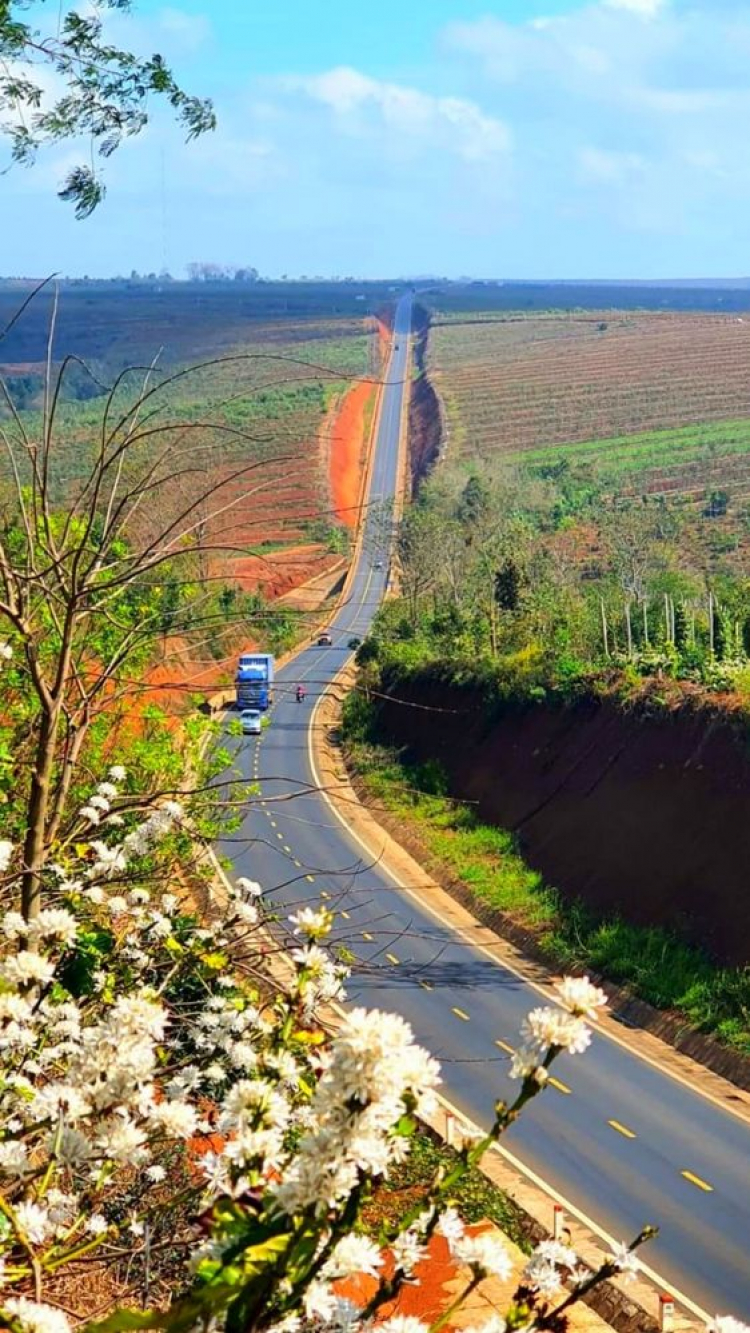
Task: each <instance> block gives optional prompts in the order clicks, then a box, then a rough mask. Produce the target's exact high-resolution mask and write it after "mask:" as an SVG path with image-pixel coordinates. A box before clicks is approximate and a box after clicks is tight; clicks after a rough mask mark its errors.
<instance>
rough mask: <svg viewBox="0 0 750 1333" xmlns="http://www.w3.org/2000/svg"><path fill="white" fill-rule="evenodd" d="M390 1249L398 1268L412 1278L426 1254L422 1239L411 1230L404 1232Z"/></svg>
mask: <svg viewBox="0 0 750 1333" xmlns="http://www.w3.org/2000/svg"><path fill="white" fill-rule="evenodd" d="M390 1248H391V1254H392V1255H393V1262H394V1264H395V1265H396V1268H397V1269H398V1268H400V1269H401V1270H402V1272H404V1273H405V1274H406V1276H407V1277H411V1275H412V1273H413V1272H414V1269H415V1268H416V1266H417V1264H418V1263H419V1261H420V1259H421V1258H422V1255H423V1253H424V1244H423V1242H422V1240H421V1239H420V1237H419V1236H418V1235H417V1233H416V1232H415V1231H412V1230H411V1229H409V1230H408V1231H402V1232H401V1235H400V1236H397V1237H396V1239H395V1240H394V1242H393V1244H392V1245H391V1247H390Z"/></svg>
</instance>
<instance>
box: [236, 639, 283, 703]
mask: <svg viewBox="0 0 750 1333" xmlns="http://www.w3.org/2000/svg"><path fill="white" fill-rule="evenodd" d="M273 670H274V660H273V653H240V660H239V662H238V663H237V675H236V676H235V678H234V683H235V687H236V691H237V707H238V708H240V709H242V708H257V709H258V710H259V711H260V712H262V713H264V712H265V711H266V709H267V708H270V706H271V704H272V703H273Z"/></svg>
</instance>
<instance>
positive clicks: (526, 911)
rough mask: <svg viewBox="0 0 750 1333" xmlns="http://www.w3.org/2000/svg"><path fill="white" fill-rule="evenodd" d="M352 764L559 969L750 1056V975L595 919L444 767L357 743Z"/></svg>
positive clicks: (667, 938)
mask: <svg viewBox="0 0 750 1333" xmlns="http://www.w3.org/2000/svg"><path fill="white" fill-rule="evenodd" d="M348 760H349V763H350V764H351V766H352V767H353V768H354V770H355V771H356V772H357V773H358V774H359V776H360V777H361V778H362V780H363V782H364V785H365V788H366V791H367V793H368V796H369V797H370V798H371V799H372V801H373V804H374V805H376V806H380V807H381V808H384V809H385V810H387V811H388V812H389V813H390V814H392V815H395V816H396V817H397V818H398V820H399V821H400V822H401V823H403V825H404V826H405V827H406V828H409V829H411V830H412V831H413V832H414V833H416V834H417V836H418V838H419V840H420V842H421V844H422V845H423V846H424V847H425V848H426V850H427V851H428V852H429V853H430V854H431V855H432V856H433V857H435V858H436V859H437V860H438V862H439V863H440V864H441V865H442V866H444V867H445V870H446V871H447V872H448V876H449V877H451V878H453V879H454V880H459V881H460V882H461V883H462V884H465V885H466V886H467V888H469V889H470V890H471V891H472V892H473V893H474V894H475V895H476V897H477V898H478V899H480V900H481V901H482V902H483V903H486V904H488V905H489V906H490V907H493V908H496V909H498V910H499V911H501V912H506V913H508V914H509V915H510V916H511V917H512V918H513V920H514V921H515V922H516V923H517V924H518V925H521V926H525V927H528V928H530V929H532V930H533V931H534V932H535V933H536V935H537V938H538V940H539V944H540V945H541V947H542V948H543V949H544V950H545V953H546V954H547V955H548V956H549V958H550V961H551V962H552V963H553V964H554V965H555V966H556V967H559V968H565V967H572V966H575V967H585V968H589V969H591V970H592V971H594V972H596V973H598V974H599V975H601V976H604V977H607V978H608V979H609V980H611V981H614V982H619V983H624V984H626V985H628V986H629V987H630V988H631V989H632V990H633V992H634V993H635V994H636V995H638V996H640V997H641V998H642V999H644V1000H647V1001H648V1002H649V1003H650V1004H653V1005H654V1006H656V1007H657V1008H660V1009H677V1010H679V1011H680V1012H682V1013H683V1014H684V1015H685V1017H686V1018H687V1019H688V1020H689V1021H690V1022H691V1023H692V1024H694V1025H695V1026H696V1027H698V1028H700V1029H701V1030H703V1031H706V1032H711V1033H713V1034H714V1035H716V1036H718V1037H719V1038H720V1039H721V1040H722V1041H724V1042H726V1043H727V1045H729V1046H732V1047H733V1048H734V1049H736V1050H738V1051H741V1052H742V1053H743V1054H745V1055H750V969H747V968H746V969H732V968H721V967H718V966H715V965H714V964H713V963H712V962H711V961H710V959H708V958H707V957H706V956H705V955H704V954H702V953H701V952H700V951H699V950H698V949H696V948H694V947H693V946H691V945H689V944H686V943H685V942H684V941H683V940H681V939H679V938H678V937H677V936H676V935H673V934H670V933H669V932H667V931H665V930H661V929H657V928H655V927H654V928H645V927H639V926H634V925H632V924H630V923H629V922H627V921H624V920H622V919H621V918H619V917H616V918H611V919H608V920H605V921H600V920H596V919H595V918H594V917H593V916H592V914H591V913H590V912H589V911H588V910H587V908H586V907H585V905H584V904H583V903H580V902H572V903H571V902H568V901H567V900H566V899H564V898H563V897H562V896H561V895H560V894H559V893H558V892H557V891H556V890H555V889H554V888H552V887H550V886H549V885H548V884H546V883H545V882H544V880H543V878H542V876H541V875H540V874H538V873H537V872H536V871H535V870H532V869H531V867H530V866H528V865H527V864H526V862H525V861H524V860H523V858H522V857H521V856H520V855H519V853H518V850H517V848H516V846H515V842H514V838H513V836H512V834H510V833H508V832H507V831H505V830H503V829H499V828H495V827H493V826H491V825H488V824H483V823H482V822H481V821H480V820H479V819H478V817H477V814H476V812H475V810H474V809H473V807H472V806H469V805H466V804H463V803H461V802H457V801H452V800H450V799H449V798H448V797H447V796H445V795H444V794H443V792H442V790H441V787H442V786H443V784H441V782H440V779H439V775H438V776H436V767H435V765H423V766H421V767H420V766H408V765H406V764H404V763H402V762H400V760H399V758H398V756H397V755H396V754H394V752H393V751H392V750H386V749H383V748H381V747H378V746H375V745H371V744H365V743H362V742H350V743H349V746H348ZM425 788H426V789H425Z"/></svg>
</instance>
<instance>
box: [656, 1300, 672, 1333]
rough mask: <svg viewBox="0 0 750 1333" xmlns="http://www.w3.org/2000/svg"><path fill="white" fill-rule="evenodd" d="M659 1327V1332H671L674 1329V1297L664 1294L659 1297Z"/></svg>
mask: <svg viewBox="0 0 750 1333" xmlns="http://www.w3.org/2000/svg"><path fill="white" fill-rule="evenodd" d="M659 1328H660V1329H661V1333H673V1329H674V1297H673V1296H669V1295H664V1296H660V1297H659Z"/></svg>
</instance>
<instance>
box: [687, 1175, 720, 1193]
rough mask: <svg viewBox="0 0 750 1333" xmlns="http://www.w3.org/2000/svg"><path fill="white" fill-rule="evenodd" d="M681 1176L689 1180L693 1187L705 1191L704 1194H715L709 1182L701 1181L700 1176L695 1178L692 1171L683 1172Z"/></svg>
mask: <svg viewBox="0 0 750 1333" xmlns="http://www.w3.org/2000/svg"><path fill="white" fill-rule="evenodd" d="M680 1175H681V1176H684V1177H685V1179H686V1180H689V1181H690V1184H691V1185H695V1186H696V1187H697V1188H698V1189H699V1190H703V1191H704V1193H706V1194H713V1192H714V1187H713V1185H709V1183H708V1181H707V1180H701V1178H700V1176H694V1175H693V1173H692V1171H681V1172H680Z"/></svg>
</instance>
